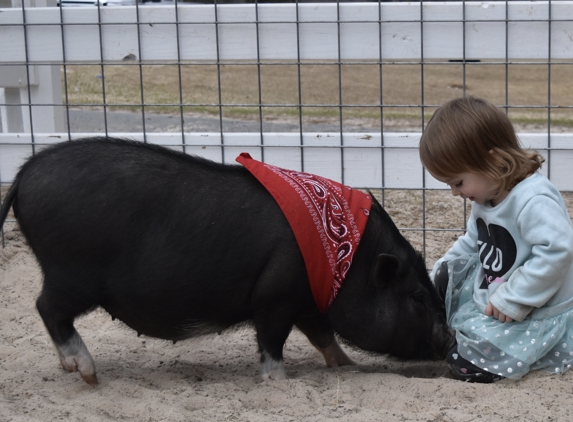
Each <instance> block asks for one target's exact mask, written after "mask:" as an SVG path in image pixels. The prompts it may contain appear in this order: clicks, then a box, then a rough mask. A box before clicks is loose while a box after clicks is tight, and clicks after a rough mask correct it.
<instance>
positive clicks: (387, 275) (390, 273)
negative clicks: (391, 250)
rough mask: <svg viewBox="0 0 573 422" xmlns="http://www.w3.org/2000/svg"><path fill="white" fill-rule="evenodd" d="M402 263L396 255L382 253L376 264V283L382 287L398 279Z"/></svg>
mask: <svg viewBox="0 0 573 422" xmlns="http://www.w3.org/2000/svg"><path fill="white" fill-rule="evenodd" d="M400 264H401V261H400V259H399V258H398V257H397V256H395V255H390V254H387V253H382V254H380V255H378V262H377V263H376V270H375V274H376V282H378V283H381V284H382V285H384V284H386V283H389V282H392V281H393V280H394V279H395V278H396V274H397V273H398V270H399V269H400Z"/></svg>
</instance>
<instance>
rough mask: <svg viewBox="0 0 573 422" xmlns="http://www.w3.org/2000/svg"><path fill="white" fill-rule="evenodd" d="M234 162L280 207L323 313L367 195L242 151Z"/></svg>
mask: <svg viewBox="0 0 573 422" xmlns="http://www.w3.org/2000/svg"><path fill="white" fill-rule="evenodd" d="M237 161H238V162H239V163H241V164H243V165H244V166H245V167H246V168H247V169H248V170H249V171H250V172H251V173H252V174H253V175H254V176H255V177H256V178H257V179H258V180H259V182H261V183H262V184H263V185H264V186H265V188H266V189H267V190H268V191H269V192H270V193H271V194H272V195H273V198H274V199H275V200H276V201H277V203H278V204H279V206H280V207H281V210H282V211H283V213H284V214H285V216H286V218H287V220H288V221H289V224H290V226H291V228H292V230H293V232H294V234H295V237H296V239H297V242H298V245H299V248H300V250H301V252H302V255H303V258H304V260H305V265H306V269H307V273H308V277H309V281H310V285H311V289H312V292H313V295H314V299H315V301H316V303H317V305H318V307H319V309H320V310H321V311H322V312H326V311H327V310H328V308H329V307H330V305H331V304H332V302H333V301H334V298H335V297H336V295H337V294H338V291H339V289H340V288H341V287H342V283H343V282H344V279H345V277H346V275H347V273H348V270H349V269H350V266H351V264H352V259H353V257H354V253H355V252H356V248H357V247H358V244H359V243H360V239H361V236H362V233H363V231H364V228H365V226H366V222H367V220H368V216H369V213H370V207H371V205H372V198H371V197H370V195H367V194H365V193H363V192H360V191H358V190H355V189H352V188H350V187H348V186H344V185H342V184H340V183H338V182H335V181H333V180H330V179H326V178H324V177H321V176H317V175H314V174H309V173H304V172H298V171H294V170H286V169H282V168H280V167H275V166H272V165H269V164H264V163H261V162H259V161H256V160H253V159H252V158H251V157H250V155H248V154H246V153H243V154H241V155H240V156H239V157H238V158H237ZM289 187H290V189H289ZM321 251H322V252H321Z"/></svg>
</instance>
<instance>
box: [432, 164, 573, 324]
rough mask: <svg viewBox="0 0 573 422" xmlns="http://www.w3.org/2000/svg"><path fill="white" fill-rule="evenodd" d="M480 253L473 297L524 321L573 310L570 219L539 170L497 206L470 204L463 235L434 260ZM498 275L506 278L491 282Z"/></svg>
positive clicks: (555, 190) (437, 264)
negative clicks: (441, 256)
mask: <svg viewBox="0 0 573 422" xmlns="http://www.w3.org/2000/svg"><path fill="white" fill-rule="evenodd" d="M476 253H479V257H480V262H481V263H482V268H481V270H480V271H478V273H477V276H476V279H475V280H474V295H473V298H474V301H475V303H476V305H477V306H478V308H480V309H481V311H482V312H485V307H486V305H487V303H488V302H491V304H492V305H493V306H494V307H495V308H497V309H498V310H499V311H500V312H502V313H504V314H505V315H507V316H508V317H510V318H512V319H514V320H516V321H522V320H523V319H525V318H526V317H527V316H530V317H532V318H535V319H542V318H546V317H552V316H555V315H558V314H560V313H563V312H565V311H567V310H570V309H573V224H572V223H571V218H570V217H569V215H568V213H567V209H566V207H565V204H564V202H563V198H562V197H561V194H560V193H559V191H558V190H557V188H556V187H555V186H554V185H553V184H552V183H551V182H550V181H549V180H548V179H547V178H546V177H545V176H543V175H542V174H541V173H539V172H536V173H534V174H533V175H531V176H530V177H528V178H526V179H525V180H523V181H522V182H520V183H519V184H517V185H516V186H515V187H514V188H513V189H512V190H511V192H510V193H509V195H508V196H507V197H506V198H505V199H504V200H503V201H502V202H501V203H500V204H498V205H496V206H495V207H492V206H491V205H479V204H477V203H473V204H472V212H471V215H470V219H469V221H468V229H467V232H466V234H464V235H463V236H461V237H460V238H459V239H458V240H457V241H456V242H455V243H454V245H453V246H452V247H451V248H450V250H449V251H448V252H447V253H446V255H444V257H443V258H441V259H440V260H439V261H438V262H436V264H435V266H434V269H433V271H432V274H431V278H432V279H433V277H434V274H435V272H436V270H437V269H438V268H439V265H440V264H441V263H442V262H443V261H444V260H445V261H449V260H451V259H454V258H457V257H459V256H462V255H467V254H476ZM497 278H501V279H503V280H505V281H507V283H505V282H504V283H501V284H498V282H499V280H498V282H494V280H496V279H497Z"/></svg>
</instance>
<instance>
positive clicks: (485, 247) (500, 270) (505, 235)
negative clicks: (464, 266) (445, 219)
mask: <svg viewBox="0 0 573 422" xmlns="http://www.w3.org/2000/svg"><path fill="white" fill-rule="evenodd" d="M476 224H477V229H478V250H479V260H480V261H481V264H482V267H483V271H484V274H485V277H484V279H483V281H482V283H481V285H480V289H487V287H488V285H489V284H490V283H492V282H493V281H494V280H495V279H496V278H497V277H502V276H503V275H504V274H506V273H507V272H508V271H509V270H510V269H511V267H513V264H514V263H515V258H516V256H517V247H516V244H515V240H514V239H513V237H512V236H511V234H510V233H509V232H508V231H507V230H506V229H505V228H504V227H502V226H498V225H497V224H490V225H486V223H485V221H483V220H482V219H481V218H478V219H477V220H476Z"/></svg>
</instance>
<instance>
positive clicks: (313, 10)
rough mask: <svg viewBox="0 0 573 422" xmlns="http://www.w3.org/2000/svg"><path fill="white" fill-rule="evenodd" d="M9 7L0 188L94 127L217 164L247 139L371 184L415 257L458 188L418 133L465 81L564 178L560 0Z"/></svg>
mask: <svg viewBox="0 0 573 422" xmlns="http://www.w3.org/2000/svg"><path fill="white" fill-rule="evenodd" d="M5 6H6V5H5ZM11 6H12V7H6V8H4V9H2V13H1V14H0V92H2V94H1V95H0V109H1V111H2V114H1V117H2V118H1V125H2V126H1V127H2V133H1V134H0V184H2V185H3V186H4V190H5V188H6V187H7V186H8V185H9V184H10V183H11V181H12V179H13V177H14V174H15V171H16V169H17V168H18V166H19V165H20V164H21V162H22V161H23V159H24V158H25V157H26V156H28V155H30V154H33V153H35V152H37V151H38V150H39V149H41V148H43V147H45V145H48V144H51V143H54V142H60V141H62V140H66V139H76V138H79V137H83V136H91V135H95V134H97V135H119V136H123V137H130V138H133V139H138V140H141V141H143V142H153V143H159V144H162V145H166V146H168V147H171V148H175V149H179V150H183V151H185V152H188V153H193V154H199V155H203V156H206V157H207V158H211V159H214V160H216V161H221V162H233V161H234V158H235V157H236V156H237V155H238V153H240V152H242V151H248V152H250V153H251V154H252V155H253V156H254V157H256V158H259V159H262V160H264V161H266V162H269V163H272V164H275V165H280V166H282V167H288V168H294V169H297V170H301V171H308V172H312V173H318V174H320V175H322V176H325V177H330V178H333V179H335V180H338V181H341V182H343V183H346V184H349V185H352V186H353V187H357V188H368V189H375V192H376V193H377V194H379V198H380V200H381V201H382V202H383V203H384V205H385V206H386V208H387V209H388V210H389V211H390V214H391V215H392V216H393V217H394V218H395V220H397V223H398V225H399V226H400V227H401V228H402V229H403V230H404V233H405V235H406V236H407V237H408V238H409V239H411V240H412V241H413V243H414V244H415V245H416V246H418V247H419V248H420V249H421V250H422V251H423V252H424V253H425V254H426V256H427V257H428V259H429V261H432V259H433V254H434V253H435V254H439V253H440V252H441V251H442V250H443V249H444V247H445V246H447V244H449V243H451V239H452V237H455V236H457V235H459V234H460V233H461V232H463V230H464V227H465V220H466V217H467V211H468V205H469V204H463V203H462V202H461V201H459V202H455V203H451V202H449V198H448V197H447V191H444V188H445V186H444V185H441V184H439V183H437V182H436V181H435V180H433V179H432V178H431V177H430V176H429V175H428V174H427V173H426V172H425V171H424V170H423V168H422V166H421V164H420V163H419V159H418V154H417V150H416V148H417V142H418V139H419V136H420V134H421V132H422V131H423V130H424V126H425V124H426V122H427V121H428V119H429V118H430V116H431V114H432V113H433V111H434V110H435V109H436V108H437V107H438V106H439V105H440V104H442V103H444V102H445V101H447V100H449V99H451V98H455V97H458V96H462V95H465V94H471V95H475V96H479V97H484V98H487V99H488V100H490V101H492V102H493V103H495V104H497V105H498V106H500V107H502V108H503V109H504V110H505V111H506V112H507V114H508V115H509V117H510V119H511V120H512V121H513V122H514V124H515V125H516V128H517V129H518V132H519V134H520V138H521V140H522V142H523V143H524V145H525V146H528V147H529V146H531V147H533V148H536V149H539V150H540V152H542V154H543V155H544V156H545V157H546V159H547V162H546V164H545V166H544V170H543V171H544V172H545V173H546V174H547V175H548V176H549V177H550V179H551V180H553V181H554V183H555V184H556V185H557V186H558V187H559V188H560V189H562V190H563V191H569V190H572V189H573V185H572V184H571V182H570V180H569V179H570V176H569V170H568V169H569V166H570V164H571V162H572V161H571V160H572V156H571V149H572V147H573V143H572V142H573V138H572V135H571V127H572V126H573V116H572V115H571V109H572V108H573V82H572V81H573V78H572V77H573V67H572V65H573V60H572V59H573V41H572V40H573V31H572V30H571V28H572V27H573V25H572V21H573V2H567V1H539V2H519V1H494V2H469V1H464V2H444V3H438V2H417V3H416V2H414V3H384V2H369V3H343V2H333V3H317V4H308V3H299V2H295V3H289V4H259V3H258V2H255V3H252V4H241V5H233V4H217V3H214V4H185V3H182V2H178V1H177V0H176V1H174V2H169V3H160V4H157V3H151V4H149V3H145V4H144V3H135V4H133V5H128V6H118V7H113V6H104V5H103V3H102V2H94V4H93V5H89V6H88V7H66V6H67V4H66V2H65V1H62V4H57V3H56V2H55V0H35V1H34V0H32V1H23V2H22V1H20V0H13V1H12V3H11ZM452 232H454V233H452Z"/></svg>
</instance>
